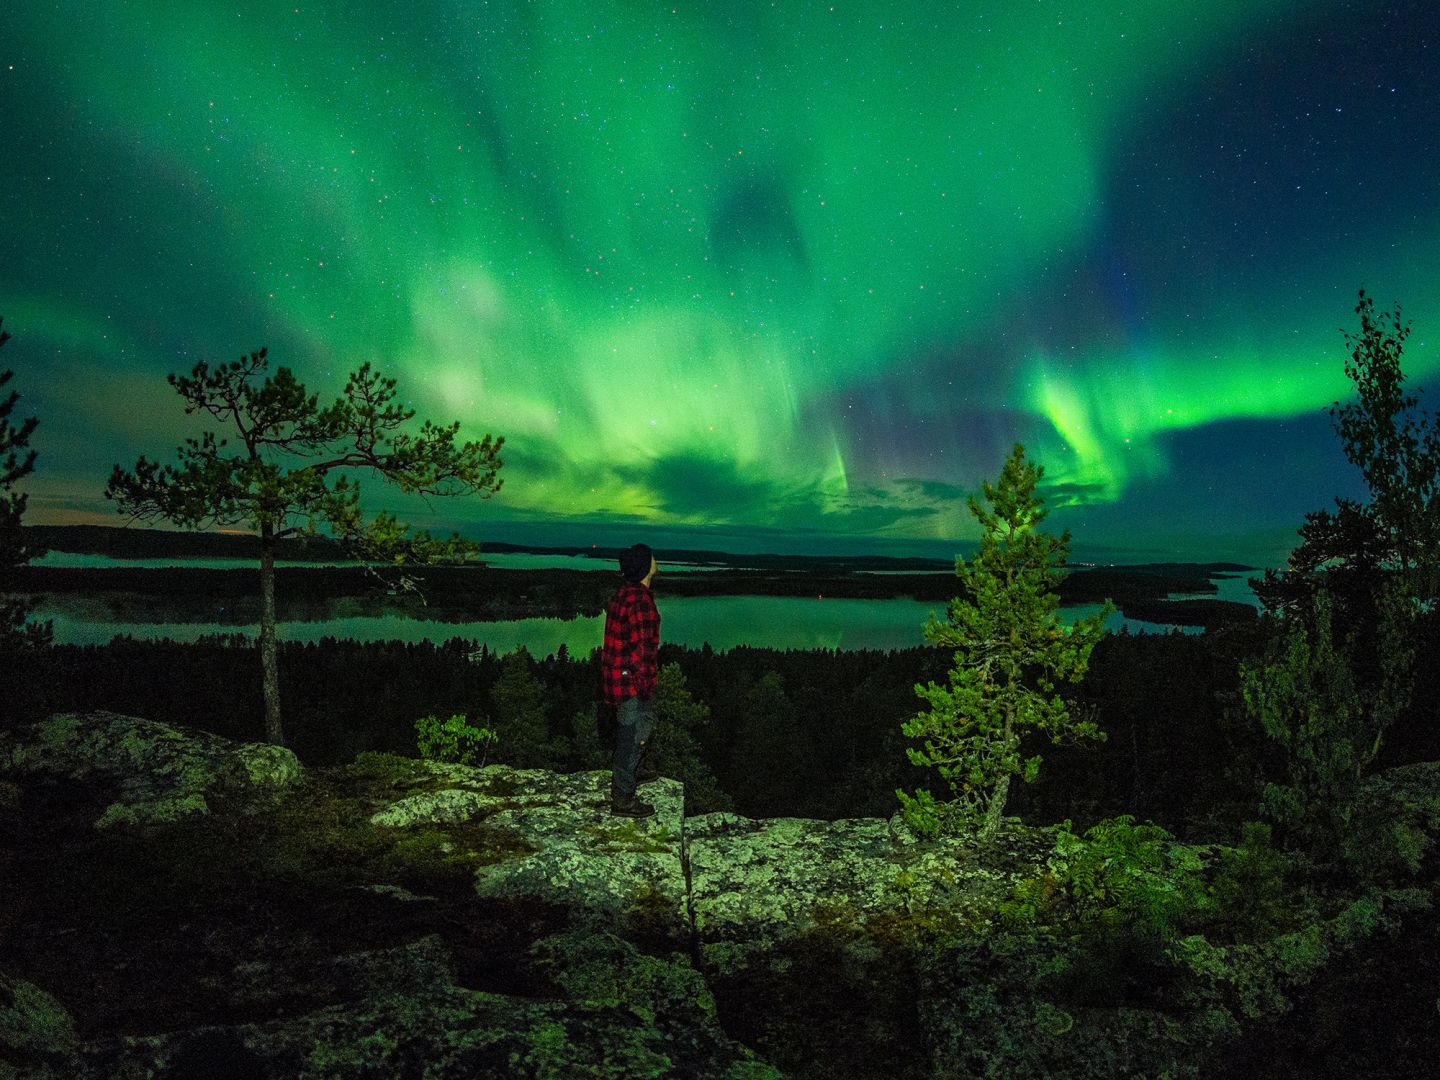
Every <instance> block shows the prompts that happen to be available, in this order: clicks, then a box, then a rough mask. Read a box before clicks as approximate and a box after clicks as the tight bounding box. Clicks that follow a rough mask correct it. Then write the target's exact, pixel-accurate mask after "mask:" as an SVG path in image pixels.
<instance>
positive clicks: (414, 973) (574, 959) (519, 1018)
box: [67, 934, 780, 1080]
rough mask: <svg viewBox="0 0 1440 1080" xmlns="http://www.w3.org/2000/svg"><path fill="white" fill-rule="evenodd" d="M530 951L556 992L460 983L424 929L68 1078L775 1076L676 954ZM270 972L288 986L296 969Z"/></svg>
mask: <svg viewBox="0 0 1440 1080" xmlns="http://www.w3.org/2000/svg"><path fill="white" fill-rule="evenodd" d="M531 952H532V953H533V954H534V956H535V957H536V970H537V973H539V974H542V975H544V976H548V977H549V978H550V979H551V980H552V981H553V983H554V984H555V986H556V988H557V991H558V992H557V993H556V994H555V996H553V997H546V998H532V997H520V996H515V995H508V994H497V993H490V992H486V991H479V990H471V989H467V988H464V987H461V986H457V985H456V983H455V976H454V972H453V966H452V963H451V959H450V956H449V953H448V950H447V949H446V947H445V945H444V943H443V942H442V941H441V939H440V938H439V937H438V936H433V935H432V936H428V937H425V938H422V939H420V940H418V941H416V942H414V943H412V944H410V945H407V946H403V947H400V948H395V949H386V950H378V951H372V952H366V953H357V954H350V955H345V956H340V957H337V958H334V959H333V960H331V961H329V962H328V963H326V964H324V965H321V967H320V969H319V970H317V971H314V972H309V973H307V975H306V978H307V981H318V983H319V984H322V985H323V986H325V987H329V993H330V994H331V995H333V1003H331V1004H327V1005H325V1006H323V1007H321V1008H319V1009H316V1010H314V1011H312V1012H307V1013H303V1014H301V1015H295V1016H286V1017H283V1018H280V1019H275V1020H266V1021H263V1022H252V1023H246V1024H235V1025H229V1026H209V1027H203V1028H192V1029H188V1030H179V1031H174V1032H166V1033H163V1034H154V1035H141V1036H130V1037H120V1038H107V1039H101V1040H97V1041H95V1042H93V1043H91V1044H88V1045H86V1046H85V1047H84V1048H83V1054H82V1055H80V1056H79V1057H78V1058H75V1059H72V1069H73V1071H72V1072H70V1073H68V1074H67V1075H69V1076H73V1077H76V1078H78V1080H88V1078H94V1080H100V1078H102V1077H110V1076H131V1075H133V1076H150V1077H156V1078H159V1080H169V1078H174V1080H181V1078H189V1077H194V1076H210V1077H229V1076H236V1077H238V1076H306V1077H310V1078H312V1080H349V1078H352V1077H353V1078H360V1077H372V1076H402V1075H420V1074H421V1073H422V1072H423V1074H424V1075H425V1076H426V1077H429V1078H432V1080H449V1078H455V1080H459V1078H469V1077H477V1078H490V1077H493V1078H497V1080H498V1078H502V1077H503V1078H510V1077H515V1078H525V1077H534V1078H537V1080H539V1078H549V1077H558V1076H582V1075H583V1076H595V1077H612V1078H614V1080H629V1078H630V1077H635V1076H654V1077H666V1076H675V1077H686V1076H713V1077H717V1078H729V1080H778V1078H779V1076H780V1074H779V1073H778V1072H776V1071H775V1070H774V1069H773V1068H771V1067H769V1066H767V1065H765V1064H764V1063H763V1062H761V1061H759V1060H757V1059H756V1058H755V1056H754V1055H753V1054H752V1053H750V1052H749V1051H748V1050H746V1049H745V1048H744V1047H743V1046H740V1045H739V1044H737V1043H736V1042H734V1041H733V1040H732V1039H730V1038H728V1037H727V1036H726V1035H725V1033H724V1032H723V1031H722V1030H721V1028H720V1026H719V1024H718V1022H717V1021H716V1019H715V1008H714V1001H713V999H711V998H710V996H709V994H708V992H707V991H706V989H705V986H704V982H703V980H701V979H700V977H699V976H698V975H697V974H696V973H695V971H694V970H693V969H692V968H691V967H690V966H689V963H688V961H686V960H685V958H684V957H683V956H680V955H678V954H677V955H675V956H673V957H671V958H669V959H664V958H659V957H650V956H645V955H643V954H641V953H639V952H638V951H637V950H636V949H635V948H634V946H632V945H630V944H629V943H627V942H625V941H623V940H621V939H619V938H615V937H613V936H610V935H585V934H566V935H562V936H559V937H555V938H548V939H542V940H540V941H537V942H536V943H535V944H534V945H533V946H532V948H531ZM264 974H265V973H264V972H262V971H259V970H257V971H254V972H250V973H249V979H248V981H250V982H251V983H253V984H254V985H257V986H258V985H262V984H263V983H264V981H265V980H264V979H263V978H261V976H263V975H264ZM270 976H271V978H272V980H273V981H274V983H275V984H276V985H277V986H278V987H281V988H283V987H284V986H285V985H287V983H288V982H289V981H290V980H293V978H294V977H295V973H294V972H287V971H284V970H277V971H272V972H270ZM310 989H311V992H312V993H313V992H314V989H315V987H313V986H312V987H311V988H310Z"/></svg>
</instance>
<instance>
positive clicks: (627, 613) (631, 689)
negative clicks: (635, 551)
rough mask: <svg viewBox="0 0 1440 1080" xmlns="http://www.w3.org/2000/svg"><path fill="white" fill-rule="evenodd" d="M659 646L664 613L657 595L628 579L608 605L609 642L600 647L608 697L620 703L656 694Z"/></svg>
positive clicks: (606, 629)
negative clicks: (661, 614) (656, 659)
mask: <svg viewBox="0 0 1440 1080" xmlns="http://www.w3.org/2000/svg"><path fill="white" fill-rule="evenodd" d="M659 648H660V612H659V610H658V609H657V608H656V607H655V598H654V597H652V596H651V595H650V590H649V588H647V587H646V586H644V585H642V584H640V583H639V582H638V581H627V582H626V583H625V584H624V585H622V586H620V591H619V592H617V593H616V594H615V595H614V597H613V598H612V599H611V600H610V603H609V605H608V606H607V607H606V608H605V644H604V645H603V646H601V649H600V671H601V678H602V679H603V680H604V691H605V700H606V701H608V702H609V703H610V704H612V705H619V704H620V703H621V702H622V701H624V700H625V699H626V698H632V697H639V698H648V697H650V696H651V695H652V694H654V693H655V675H656V666H655V654H656V652H657V650H659Z"/></svg>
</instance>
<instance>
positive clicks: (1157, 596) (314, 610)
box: [15, 526, 1256, 627]
mask: <svg viewBox="0 0 1440 1080" xmlns="http://www.w3.org/2000/svg"><path fill="white" fill-rule="evenodd" d="M34 536H35V539H36V540H37V541H39V542H40V543H41V544H43V545H45V546H48V547H49V548H50V549H51V550H55V551H64V552H66V553H70V554H82V555H97V556H106V557H111V558H127V557H128V558H135V559H140V558H152V559H153V558H174V559H178V560H184V559H187V558H189V559H202V558H236V559H243V558H247V557H248V558H255V557H256V556H257V554H258V553H257V552H256V551H255V546H256V545H255V538H254V537H251V536H243V535H225V534H204V533H172V532H166V531H163V530H153V529H119V528H107V527H104V526H48V527H47V526H37V527H35V529H34ZM502 549H503V551H502ZM492 550H493V553H495V554H500V553H508V552H525V553H533V554H545V555H592V556H593V557H594V558H595V567H594V569H588V568H587V569H569V568H564V569H558V568H557V569H551V568H544V569H539V568H537V569H513V568H500V567H494V566H487V565H485V563H484V557H483V554H482V556H481V557H480V558H479V559H477V560H476V562H475V563H474V564H471V565H464V566H435V567H415V568H411V569H410V570H409V571H408V574H409V576H410V577H411V578H412V579H413V580H414V581H415V582H416V583H417V584H418V586H419V588H420V591H421V593H423V595H424V599H423V600H422V599H421V598H420V597H419V595H418V594H416V593H414V592H411V591H409V590H406V589H403V588H396V587H393V585H392V587H390V588H388V589H387V586H386V584H385V582H384V581H383V580H381V578H380V577H379V576H377V574H376V573H374V572H372V571H370V570H368V569H366V568H365V567H362V566H355V565H351V566H333V565H330V566H320V565H316V566H306V565H300V566H282V567H280V568H278V569H277V571H276V575H277V593H278V596H277V600H278V603H279V606H280V618H281V619H282V620H286V621H293V620H299V621H306V620H309V619H316V618H323V617H324V616H323V612H324V611H325V610H326V609H327V608H328V607H331V606H333V605H336V604H342V603H343V604H344V605H345V607H346V608H347V609H351V610H356V609H361V610H364V611H367V612H370V613H374V614H382V613H389V612H394V613H405V614H408V615H410V616H411V617H415V618H424V619H427V620H433V621H437V622H454V621H471V620H474V621H496V622H498V621H507V620H515V619H526V618H537V617H538V618H561V619H569V618H577V617H595V616H597V615H599V614H600V612H601V611H602V610H603V609H604V605H605V603H606V601H607V600H608V599H609V597H610V594H611V593H612V592H613V591H614V588H615V584H616V581H617V580H618V574H617V572H616V570H615V567H614V564H613V562H610V561H609V560H610V558H611V557H612V553H610V552H606V551H605V550H604V549H599V548H597V549H593V550H589V551H587V550H586V549H579V548H543V549H536V548H528V547H522V546H519V545H498V544H497V545H494V546H493V549H492ZM282 554H283V557H284V558H285V559H287V560H290V561H294V562H302V563H303V562H305V561H306V560H307V559H308V560H310V561H327V562H334V561H335V560H336V559H337V558H338V557H343V556H345V554H346V553H345V552H344V551H343V549H341V548H340V547H339V545H337V544H336V543H335V542H333V541H331V540H328V539H324V538H314V539H303V540H297V541H294V542H292V543H289V544H287V545H285V548H284V550H283V551H282ZM664 554H666V555H667V556H668V557H669V558H671V559H672V560H674V561H684V562H696V563H705V564H707V565H710V566H713V567H715V569H713V570H710V571H708V572H706V573H686V574H678V573H677V574H670V575H667V576H666V577H665V579H664V582H663V586H662V587H661V588H660V592H661V593H662V595H668V596H677V597H678V596H781V597H783V596H794V597H814V596H824V597H828V598H832V599H837V600H838V599H866V600H900V599H907V600H917V601H922V602H930V603H948V601H949V600H950V599H952V598H953V597H954V596H955V595H956V592H957V588H958V583H957V581H956V578H955V575H954V567H953V564H946V563H944V562H941V561H940V560H927V559H897V558H891V557H888V556H850V557H832V556H780V555H766V556H749V555H733V554H729V553H725V552H708V551H687V552H678V551H677V552H666V553H664ZM916 564H920V565H916ZM937 564H938V565H937ZM876 570H887V571H890V572H889V573H886V574H877V573H875V572H874V571H876ZM1253 570H1254V568H1253V567H1248V566H1244V565H1242V564H1238V563H1228V562H1221V563H1147V564H1137V565H1133V566H1105V567H1085V568H1077V569H1075V570H1073V571H1072V572H1071V573H1070V574H1069V575H1068V576H1067V577H1066V578H1065V579H1064V580H1063V581H1062V582H1061V583H1060V586H1059V587H1058V589H1057V592H1058V594H1059V596H1060V603H1061V605H1062V606H1064V607H1073V606H1076V605H1082V604H1098V603H1101V602H1103V601H1105V600H1107V599H1108V600H1112V601H1114V603H1115V604H1116V606H1117V607H1118V608H1119V609H1120V611H1121V613H1122V614H1123V615H1125V616H1126V617H1127V618H1134V619H1137V620H1140V621H1145V622H1155V623H1157V624H1161V625H1164V624H1170V625H1185V626H1205V627H1211V626H1222V625H1228V624H1231V623H1235V622H1245V621H1249V620H1251V619H1253V618H1254V617H1255V614H1256V612H1255V608H1254V607H1253V605H1250V604H1245V603H1237V602H1235V601H1228V600H1220V599H1218V598H1217V597H1216V595H1215V594H1216V593H1217V592H1218V591H1219V590H1218V587H1217V586H1216V584H1215V582H1214V580H1213V579H1214V578H1217V577H1224V576H1228V575H1233V574H1237V573H1244V572H1249V571H1253ZM15 589H16V591H17V592H19V593H25V594H33V595H38V596H40V597H45V596H49V597H55V598H60V597H71V598H75V597H86V598H93V599H96V600H100V601H103V602H105V603H106V604H107V605H109V606H110V607H112V608H113V609H115V610H117V611H124V612H127V613H128V614H129V615H130V616H131V618H137V617H138V621H176V622H188V621H211V620H212V619H213V618H214V617H215V615H214V613H215V609H216V604H217V602H223V603H224V605H225V607H226V608H227V609H228V610H227V618H228V619H234V620H236V621H237V622H248V621H254V619H256V618H258V614H259V570H258V568H257V567H254V566H236V567H227V568H212V567H200V566H186V565H183V563H181V564H179V565H175V566H168V567H130V566H123V565H122V566H107V567H98V568H79V567H51V566H43V565H41V566H26V567H22V568H20V569H19V572H18V573H17V574H16V580H15ZM1174 596H1179V597H1181V598H1179V599H1172V597H1174Z"/></svg>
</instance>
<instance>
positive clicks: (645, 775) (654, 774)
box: [635, 765, 660, 784]
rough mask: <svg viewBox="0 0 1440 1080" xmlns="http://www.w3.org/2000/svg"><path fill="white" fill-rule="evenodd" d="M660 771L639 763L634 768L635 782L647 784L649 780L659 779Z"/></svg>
mask: <svg viewBox="0 0 1440 1080" xmlns="http://www.w3.org/2000/svg"><path fill="white" fill-rule="evenodd" d="M659 779H660V771H659V770H658V769H655V768H653V767H652V766H650V765H641V766H639V767H638V768H637V769H636V770H635V782H636V783H637V784H648V783H650V781H651V780H659Z"/></svg>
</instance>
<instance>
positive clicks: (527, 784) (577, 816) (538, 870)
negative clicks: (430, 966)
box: [370, 762, 689, 940]
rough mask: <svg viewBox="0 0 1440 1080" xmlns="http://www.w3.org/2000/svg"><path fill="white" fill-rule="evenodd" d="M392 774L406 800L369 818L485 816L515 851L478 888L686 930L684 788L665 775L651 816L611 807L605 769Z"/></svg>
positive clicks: (499, 839)
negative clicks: (637, 815) (623, 813)
mask: <svg viewBox="0 0 1440 1080" xmlns="http://www.w3.org/2000/svg"><path fill="white" fill-rule="evenodd" d="M407 769H408V771H407V772H405V773H403V774H402V775H400V776H398V777H397V778H395V779H392V780H390V781H389V787H390V788H391V789H393V790H394V791H395V792H396V793H397V794H400V793H402V792H406V791H409V792H411V793H410V794H405V795H404V796H403V797H402V798H399V799H397V800H396V801H394V802H390V803H389V804H387V805H385V806H384V807H383V808H381V809H379V810H378V811H377V812H376V813H375V814H374V815H373V816H372V817H371V819H370V820H371V823H372V824H375V825H381V826H386V827H389V828H395V829H413V828H416V827H419V826H424V825H436V824H457V823H462V822H469V823H476V824H480V823H483V824H484V826H485V829H486V833H487V835H488V836H489V838H490V839H491V841H492V842H493V843H495V844H496V845H497V846H499V847H501V848H502V849H503V848H507V847H508V848H509V849H510V850H511V851H513V852H514V853H515V855H514V857H511V858H505V859H499V860H493V861H489V862H488V863H487V864H486V865H484V866H481V867H479V868H478V869H477V870H476V872H475V891H476V894H477V895H478V896H480V897H482V898H485V899H495V900H539V901H543V902H545V903H549V904H556V905H561V906H564V907H567V908H571V909H573V910H576V911H577V912H581V913H588V914H591V915H597V916H601V917H603V918H604V919H606V920H614V921H616V922H617V925H621V926H623V927H626V928H628V929H633V930H636V931H639V932H645V933H649V934H659V935H661V936H663V937H670V938H673V939H675V940H682V939H686V938H688V936H689V913H688V910H687V906H686V888H685V871H684V865H683V862H682V857H681V842H682V832H683V821H684V806H685V789H684V787H683V786H682V785H681V784H680V783H679V782H678V781H675V780H669V779H661V780H657V781H655V782H653V783H651V784H647V785H645V786H644V788H643V795H644V797H645V798H646V800H647V801H650V802H651V803H653V805H654V806H655V809H656V813H655V816H654V817H651V818H644V819H640V820H638V821H637V820H635V819H632V818H626V817H617V816H616V815H614V814H612V813H611V812H610V773H609V772H608V771H596V772H577V773H554V772H549V771H547V770H543V769H513V768H511V767H509V766H508V765H490V766H487V767H485V768H483V769H479V768H470V767H467V766H463V765H443V766H441V765H436V764H435V763H431V762H419V763H415V764H414V765H413V766H407Z"/></svg>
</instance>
